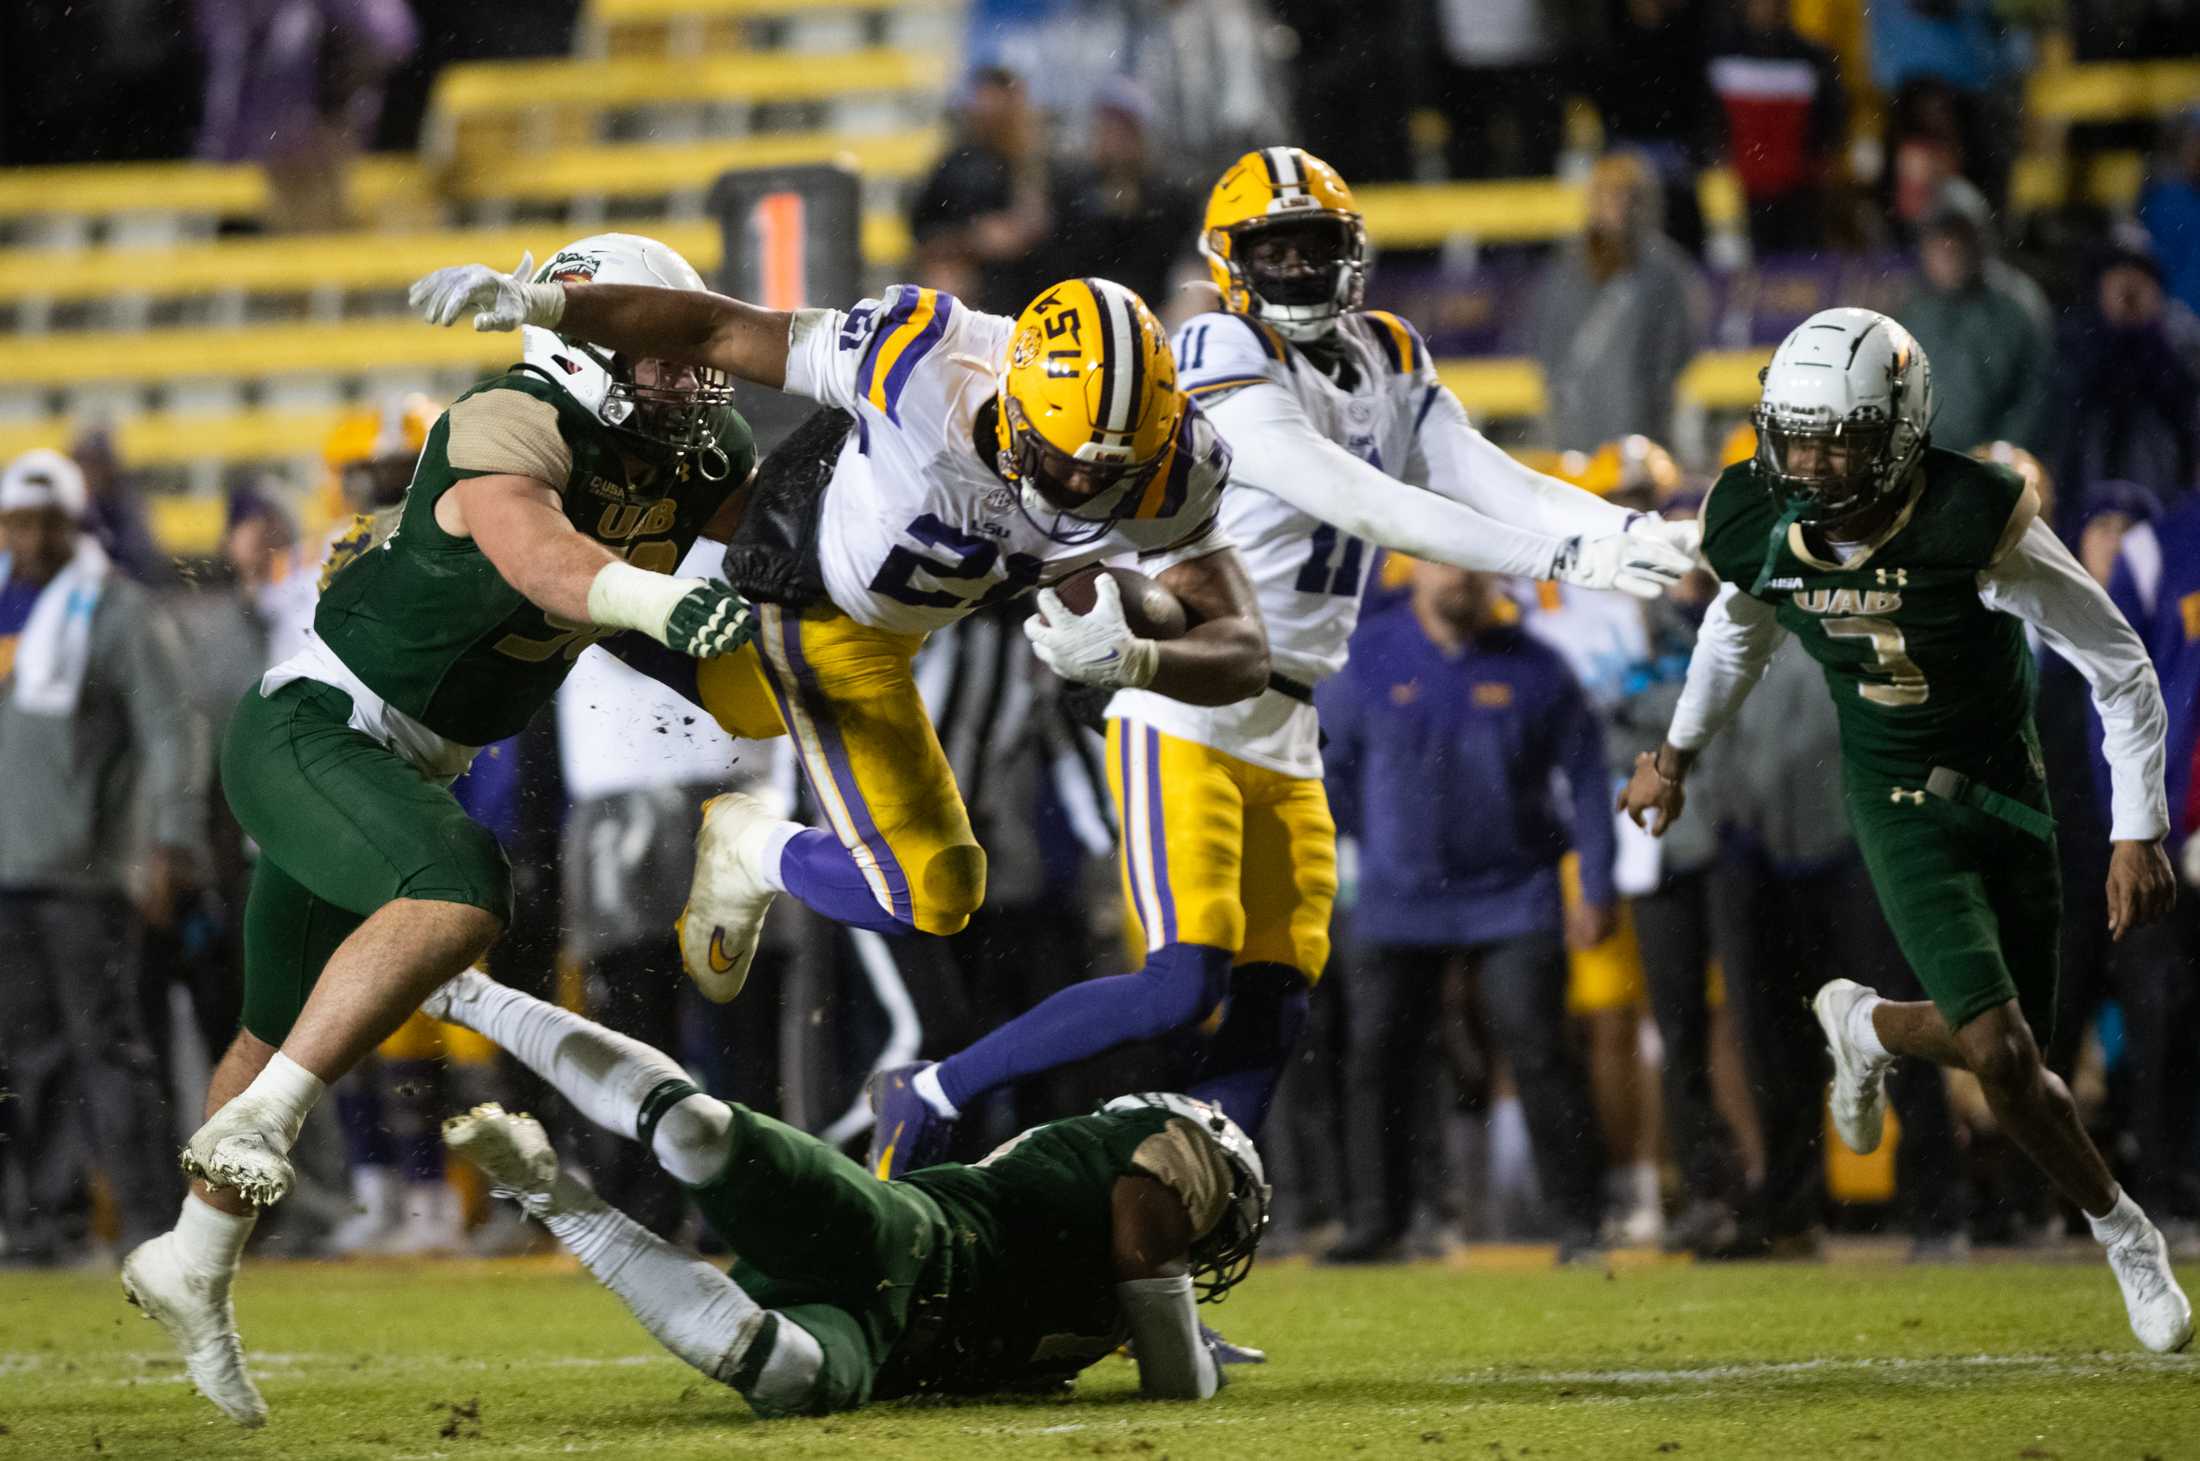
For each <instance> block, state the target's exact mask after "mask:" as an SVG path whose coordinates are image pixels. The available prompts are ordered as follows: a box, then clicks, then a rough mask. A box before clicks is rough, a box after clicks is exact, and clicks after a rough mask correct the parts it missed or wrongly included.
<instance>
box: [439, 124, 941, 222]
mask: <svg viewBox="0 0 2200 1461" xmlns="http://www.w3.org/2000/svg"><path fill="white" fill-rule="evenodd" d="M946 145H947V137H946V134H945V133H944V132H942V131H941V130H940V129H939V128H936V127H917V128H913V129H910V130H907V131H900V132H885V133H877V134H871V135H863V134H852V133H845V132H765V133H759V134H757V135H755V136H752V137H737V138H727V139H713V140H710V141H707V142H693V143H685V144H662V143H652V144H646V145H641V146H616V145H609V146H585V147H567V148H559V149H556V150H553V151H550V152H547V153H534V154H514V155H511V156H508V157H502V158H496V159H489V160H484V161H482V162H481V163H479V164H478V165H477V166H474V167H470V168H464V169H461V170H459V171H458V172H456V173H455V174H454V175H453V176H452V178H451V179H450V180H449V188H450V191H451V194H452V196H453V197H455V198H457V199H459V200H461V201H463V202H468V203H524V204H543V205H556V206H561V207H562V206H570V205H571V204H572V202H573V201H574V200H575V199H578V198H633V197H646V196H655V195H662V194H668V193H678V192H684V191H689V190H693V189H699V188H707V187H709V186H710V184H711V182H712V181H713V180H714V179H716V178H717V177H718V175H719V174H720V173H724V172H730V171H733V170H735V169H738V168H751V167H791V166H796V165H800V164H803V163H827V162H845V163H846V164H847V165H849V166H851V167H853V168H855V170H856V171H857V172H859V173H861V174H862V175H863V177H864V179H865V180H866V181H867V182H868V181H887V182H893V183H903V182H907V181H909V180H911V179H913V178H916V177H919V176H921V175H922V174H923V173H924V171H925V170H926V169H927V168H928V167H930V166H931V164H932V161H933V159H934V158H936V157H938V156H939V154H940V153H941V151H943V150H944V149H945V147H946Z"/></svg>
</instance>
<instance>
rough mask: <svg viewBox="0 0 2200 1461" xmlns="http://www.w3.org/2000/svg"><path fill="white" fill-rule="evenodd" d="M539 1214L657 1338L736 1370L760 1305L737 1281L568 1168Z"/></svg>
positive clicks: (726, 1375)
mask: <svg viewBox="0 0 2200 1461" xmlns="http://www.w3.org/2000/svg"><path fill="white" fill-rule="evenodd" d="M541 1217H542V1224H543V1226H544V1227H546V1228H548V1229H549V1230H550V1232H551V1234H552V1235H553V1236H555V1237H556V1238H557V1240H558V1241H559V1242H560V1243H562V1244H564V1245H565V1247H566V1249H567V1250H568V1251H570V1252H571V1253H572V1255H573V1256H574V1257H575V1258H578V1259H579V1260H580V1261H581V1266H582V1267H583V1268H586V1269H587V1270H588V1271H589V1272H590V1273H591V1274H593V1275H595V1278H596V1281H597V1282H598V1283H600V1284H602V1285H603V1286H604V1287H605V1288H607V1289H609V1290H611V1292H613V1293H614V1294H617V1295H618V1296H619V1298H620V1300H621V1301H622V1302H623V1303H624V1304H625V1305H626V1306H627V1308H628V1309H629V1310H631V1311H632V1312H633V1315H634V1317H635V1318H636V1319H638V1320H640V1321H641V1325H642V1327H643V1328H644V1329H647V1330H648V1331H649V1332H650V1335H651V1336H652V1337H653V1338H654V1339H656V1341H657V1342H658V1343H659V1344H661V1345H663V1346H664V1347H665V1348H666V1349H669V1350H671V1351H672V1352H673V1353H674V1354H676V1355H678V1356H679V1357H680V1358H681V1359H682V1360H684V1361H686V1362H687V1363H688V1364H690V1365H692V1366H694V1367H695V1368H696V1369H698V1370H701V1371H702V1372H703V1373H704V1374H706V1375H708V1376H710V1377H711V1378H712V1379H713V1380H717V1381H720V1382H722V1383H723V1382H726V1381H729V1380H731V1379H732V1377H733V1375H734V1374H735V1372H737V1371H738V1370H739V1369H740V1368H741V1362H742V1360H743V1359H745V1358H747V1356H748V1349H749V1344H750V1343H751V1342H752V1341H753V1340H754V1339H755V1338H756V1336H757V1333H758V1331H760V1330H761V1329H762V1328H763V1327H764V1320H765V1310H763V1309H762V1308H760V1307H758V1305H757V1303H756V1301H755V1300H754V1299H752V1298H750V1297H749V1296H748V1294H747V1293H746V1292H744V1291H743V1290H742V1288H741V1286H740V1285H739V1284H737V1283H735V1282H734V1281H733V1280H732V1279H731V1278H728V1277H727V1276H726V1275H725V1274H724V1273H721V1272H720V1271H719V1270H718V1269H717V1268H716V1267H714V1266H713V1265H711V1264H708V1263H705V1262H704V1261H703V1260H702V1259H700V1258H698V1257H696V1256H695V1255H694V1254H692V1253H690V1252H688V1251H687V1250H686V1249H684V1248H679V1247H675V1246H674V1245H673V1244H671V1243H667V1242H666V1241H665V1240H664V1239H662V1238H660V1237H658V1236H657V1235H656V1234H655V1233H652V1232H651V1231H650V1230H649V1229H647V1228H645V1227H643V1226H642V1225H641V1224H640V1223H638V1222H636V1221H634V1219H632V1218H630V1217H628V1216H627V1215H626V1214H625V1213H623V1212H620V1211H619V1210H618V1209H617V1208H615V1207H613V1206H611V1205H610V1204H609V1203H607V1202H605V1201H604V1200H603V1199H602V1198H600V1197H598V1196H597V1195H596V1194H595V1193H593V1192H591V1191H589V1190H588V1189H587V1188H586V1187H584V1186H582V1185H581V1183H580V1182H579V1181H577V1180H576V1179H574V1178H573V1177H572V1176H570V1175H568V1174H566V1173H562V1172H561V1173H560V1174H559V1175H558V1180H557V1183H556V1185H555V1186H554V1187H553V1188H552V1189H551V1201H550V1206H549V1210H548V1211H547V1212H545V1213H543V1214H541ZM782 1327H784V1326H782Z"/></svg>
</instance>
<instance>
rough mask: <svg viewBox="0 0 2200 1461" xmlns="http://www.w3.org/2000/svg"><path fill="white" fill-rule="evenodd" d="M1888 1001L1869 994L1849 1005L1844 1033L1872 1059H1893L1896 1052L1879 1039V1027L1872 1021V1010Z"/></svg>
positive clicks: (1859, 1049) (1851, 1042) (1852, 1043)
mask: <svg viewBox="0 0 2200 1461" xmlns="http://www.w3.org/2000/svg"><path fill="white" fill-rule="evenodd" d="M1885 1003H1886V1001H1885V1000H1883V999H1881V998H1880V997H1879V996H1878V995H1876V994H1867V995H1865V996H1864V997H1863V998H1862V999H1860V1000H1858V1001H1857V1002H1856V1003H1854V1004H1852V1005H1850V1006H1849V1019H1848V1024H1847V1026H1846V1027H1845V1030H1844V1033H1845V1034H1847V1036H1848V1037H1849V1043H1850V1044H1851V1045H1853V1046H1855V1047H1856V1048H1857V1050H1858V1051H1860V1052H1862V1054H1863V1055H1864V1056H1865V1057H1866V1058H1867V1059H1870V1060H1892V1059H1894V1052H1893V1051H1892V1050H1889V1049H1888V1048H1887V1047H1886V1046H1885V1045H1884V1044H1882V1043H1881V1042H1880V1039H1879V1027H1878V1026H1877V1025H1875V1024H1873V1023H1872V1011H1873V1010H1875V1009H1878V1008H1879V1007H1880V1006H1881V1005H1883V1004H1885Z"/></svg>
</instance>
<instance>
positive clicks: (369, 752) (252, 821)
mask: <svg viewBox="0 0 2200 1461" xmlns="http://www.w3.org/2000/svg"><path fill="white" fill-rule="evenodd" d="M350 715H351V697H350V696H348V695H346V694H345V693H344V692H343V691H341V690H338V689H336V688H334V687H333V686H329V685H322V684H318V683H316V682H314V681H310V680H299V681H294V682H292V683H291V684H288V685H285V686H283V688H281V689H280V690H277V691H276V692H275V693H274V694H273V695H262V694H261V693H260V692H259V689H258V688H257V687H255V688H253V689H252V690H250V691H247V692H246V694H245V697H244V701H243V703H242V704H240V705H239V706H238V707H237V712H236V714H235V715H234V716H232V717H231V719H230V722H229V732H228V734H227V736H225V737H224V738H223V741H222V757H221V773H222V790H223V792H224V794H225V795H226V796H227V797H228V798H229V806H230V809H231V810H232V811H234V812H235V813H236V815H237V821H238V822H239V823H240V824H241V825H242V826H243V827H244V830H245V831H246V832H247V833H248V834H250V835H251V838H252V840H253V841H254V842H256V843H258V844H259V849H260V856H259V861H258V862H257V864H256V865H255V866H254V867H253V870H252V891H251V893H250V895H249V897H248V898H247V899H246V901H245V911H244V1013H243V1020H242V1023H243V1025H244V1028H245V1029H246V1030H248V1031H250V1032H251V1033H252V1034H253V1035H254V1036H256V1037H257V1038H259V1039H261V1040H264V1041H266V1042H267V1043H268V1044H270V1045H280V1044H281V1043H282V1042H283V1039H284V1037H285V1036H287V1035H288V1034H289V1033H290V1027H291V1025H292V1023H293V1022H295V1021H296V1020H297V1018H298V1011H299V1010H301V1009H303V1008H304V1007H305V1002H306V996H307V995H308V994H310V993H311V992H312V990H313V985H314V981H315V980H317V979H319V978H320V977H321V970H322V968H323V966H325V965H326V964H327V963H328V960H329V956H330V955H331V954H333V953H335V952H336V946H337V945H338V944H340V943H342V942H343V941H344V940H345V939H346V938H348V937H349V936H350V935H351V931H352V930H353V929H355V928H357V927H358V926H359V925H360V924H361V923H363V922H365V921H366V918H367V915H369V914H371V913H373V912H374V911H375V910H376V909H377V908H380V907H381V906H382V905H383V904H385V903H389V902H391V901H393V900H395V899H398V898H420V899H427V900H430V901H434V902H443V903H464V904H468V905H470V906H472V907H475V908H481V909H485V910H487V911H488V912H490V913H492V914H494V915H496V917H497V918H499V919H500V920H502V921H504V922H506V923H509V922H510V921H511V917H512V870H511V867H510V865H509V864H508V863H507V862H506V861H505V859H504V849H503V848H501V847H499V846H498V845H497V840H496V837H495V836H494V835H493V834H491V833H490V831H489V830H488V829H487V828H486V827H483V826H482V825H481V824H480V823H478V822H476V821H474V820H473V819H472V818H471V817H469V816H467V815H466V813H465V811H464V810H463V809H462V808H461V807H460V806H459V804H458V800H457V798H455V797H453V796H452V795H451V793H450V791H449V790H448V789H447V788H445V787H443V786H440V785H438V784H436V783H435V782H433V781H431V780H429V779H428V778H427V777H425V776H423V775H421V774H420V772H419V771H417V770H415V769H414V768H413V766H412V765H411V763H409V762H407V761H406V760H405V759H404V758H402V757H400V756H399V755H397V754H396V753H395V752H394V751H390V750H387V749H385V748H383V747H382V746H380V745H378V744H376V743H375V742H374V741H373V740H372V739H371V738H369V737H367V736H365V735H363V734H361V733H360V732H359V731H356V730H353V729H352V728H351V726H350V725H348V724H347V723H346V722H347V721H348V720H349V718H350Z"/></svg>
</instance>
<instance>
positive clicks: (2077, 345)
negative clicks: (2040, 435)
mask: <svg viewBox="0 0 2200 1461" xmlns="http://www.w3.org/2000/svg"><path fill="white" fill-rule="evenodd" d="M2162 281H2163V275H2162V265H2161V261H2160V260H2159V259H2157V258H2156V257H2155V255H2154V251H2153V249H2152V247H2151V245H2150V243H2149V242H2148V240H2147V239H2146V237H2145V235H2143V234H2134V233H2128V232H2127V233H2119V234H2117V235H2115V236H2114V237H2113V238H2112V239H2111V241H2110V242H2109V244H2108V245H2107V246H2105V247H2104V248H2103V249H2102V250H2101V251H2100V253H2099V254H2098V255H2096V257H2095V259H2094V267H2093V270H2092V287H2091V295H2090V298H2088V299H2086V300H2084V301H2083V302H2081V303H2080V304H2079V305H2078V306H2077V307H2076V308H2074V309H2073V310H2072V311H2071V312H2070V313H2069V314H2068V315H2067V316H2066V317H2065V319H2064V322H2063V329H2062V332H2061V338H2060V340H2059V341H2058V342H2057V346H2056V350H2055V367H2056V368H2055V372H2054V380H2053V386H2052V389H2051V390H2050V392H2049V395H2050V398H2051V400H2052V401H2053V403H2054V406H2055V408H2056V410H2057V411H2058V412H2059V417H2058V420H2057V421H2056V423H2055V430H2054V431H2053V433H2052V439H2053V442H2054V445H2055V456H2054V466H2053V470H2054V475H2055V478H2056V480H2057V481H2060V482H2063V483H2066V484H2069V483H2089V482H2102V481H2111V480H2122V481H2131V482H2139V483H2143V484H2145V485H2146V486H2148V487H2151V488H2153V489H2155V490H2156V491H2157V492H2159V493H2161V494H2163V495H2164V496H2169V495H2172V494H2175V493H2177V492H2181V491H2183V490H2185V489H2186V488H2188V487H2190V486H2192V485H2193V477H2194V472H2195V470H2196V469H2200V320H2196V319H2195V318H2194V316H2193V313H2192V311H2191V310H2188V309H2186V308H2185V307H2184V306H2183V305H2182V304H2180V303H2178V302H2177V301H2175V300H2173V299H2171V298H2169V296H2168V295H2167V294H2166V293H2165V292H2164V291H2163V287H2162ZM2066 496H2072V497H2074V494H2066ZM2081 506H2082V504H2081V503H2079V502H2077V501H2074V500H2070V501H2066V502H2065V504H2064V507H2063V513H2064V520H2063V521H2062V522H2061V523H2059V524H2058V526H2059V527H2061V528H2062V529H2063V531H2064V535H2065V536H2066V537H2067V536H2072V534H2073V529H2074V527H2075V524H2074V522H2073V521H2072V516H2073V514H2075V513H2076V512H2078V511H2079V510H2080V508H2081Z"/></svg>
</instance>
